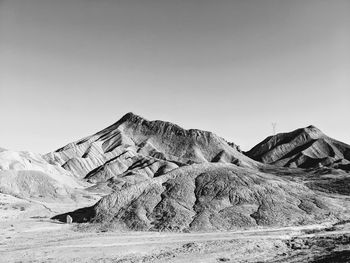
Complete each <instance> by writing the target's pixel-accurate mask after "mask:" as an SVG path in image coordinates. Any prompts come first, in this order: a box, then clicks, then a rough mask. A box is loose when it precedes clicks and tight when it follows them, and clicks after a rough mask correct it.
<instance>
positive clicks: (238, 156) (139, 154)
mask: <svg viewBox="0 0 350 263" xmlns="http://www.w3.org/2000/svg"><path fill="white" fill-rule="evenodd" d="M45 159H46V160H47V161H48V162H49V163H51V164H57V165H61V166H62V167H63V168H64V169H66V170H68V171H70V172H72V173H73V174H75V175H76V176H77V177H79V178H86V179H89V180H90V181H92V182H100V181H105V180H107V179H108V178H111V177H113V176H115V175H118V174H122V173H128V172H137V173H139V174H143V175H147V176H149V177H153V176H157V175H160V174H163V173H165V172H168V171H170V170H172V169H174V168H177V167H180V166H185V165H189V164H193V163H205V162H223V163H235V164H238V165H243V166H253V165H256V164H255V161H253V160H251V159H250V158H248V157H246V156H245V155H243V154H242V153H241V152H240V151H239V150H238V147H237V146H236V145H234V144H233V143H228V142H226V141H225V140H224V139H222V138H220V137H218V136H216V135H215V134H213V133H211V132H207V131H201V130H195V129H191V130H186V129H183V128H181V127H179V126H177V125H175V124H172V123H169V122H164V121H148V120H146V119H144V118H142V117H140V116H138V115H135V114H133V113H128V114H126V115H125V116H123V117H122V118H121V119H120V120H119V121H117V122H116V123H114V124H113V125H111V126H109V127H107V128H106V129H104V130H102V131H100V132H97V133H96V134H94V135H92V136H89V137H86V138H84V139H82V140H79V141H77V142H74V143H70V144H68V145H66V146H64V147H63V148H61V149H59V150H57V151H55V152H52V153H49V154H47V155H46V156H45Z"/></svg>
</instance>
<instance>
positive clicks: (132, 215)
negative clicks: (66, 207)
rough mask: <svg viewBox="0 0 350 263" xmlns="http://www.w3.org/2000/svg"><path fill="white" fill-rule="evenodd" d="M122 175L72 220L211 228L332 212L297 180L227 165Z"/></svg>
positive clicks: (295, 220) (293, 220) (305, 219)
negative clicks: (151, 175)
mask: <svg viewBox="0 0 350 263" xmlns="http://www.w3.org/2000/svg"><path fill="white" fill-rule="evenodd" d="M114 179H116V178H114ZM121 179H124V184H122V185H121V187H120V189H119V190H118V191H115V192H113V193H111V194H110V195H107V196H105V197H103V198H102V199H101V200H100V201H99V202H98V203H97V204H96V205H94V206H93V207H90V208H86V209H80V210H78V211H75V212H71V213H69V214H70V215H71V216H72V217H73V220H74V221H75V222H83V221H85V220H88V221H90V222H93V223H104V224H106V223H110V224H118V225H122V226H124V227H127V228H129V229H132V230H169V231H183V230H191V231H213V230H233V229H239V228H242V227H255V226H285V225H293V224H294V225H295V224H307V223H315V222H319V221H322V220H326V219H327V220H332V219H334V215H335V214H336V213H337V210H336V208H335V207H334V205H333V204H329V203H328V202H327V201H325V200H324V199H323V198H322V196H320V195H318V194H317V193H315V192H314V191H312V190H310V189H309V188H307V187H306V186H304V185H302V184H300V183H296V182H292V181H290V180H286V179H283V178H281V177H279V176H274V175H270V174H265V173H262V172H257V171H256V170H252V169H250V168H242V167H238V166H236V165H232V164H222V163H216V164H215V163H203V164H193V165H190V166H185V167H180V168H177V169H174V170H172V171H170V172H168V173H167V174H165V175H162V176H159V177H155V178H147V177H143V178H140V177H139V176H138V175H127V176H125V177H124V178H121ZM128 182H131V183H128ZM65 216H66V215H65V214H64V215H59V216H57V217H55V218H56V219H60V220H64V218H65Z"/></svg>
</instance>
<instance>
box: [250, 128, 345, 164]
mask: <svg viewBox="0 0 350 263" xmlns="http://www.w3.org/2000/svg"><path fill="white" fill-rule="evenodd" d="M245 154H246V155H247V156H249V157H250V158H252V159H254V160H256V161H259V162H262V163H266V164H272V165H277V166H284V167H300V168H317V167H323V166H326V167H333V168H340V169H344V170H350V145H347V144H345V143H342V142H339V141H337V140H335V139H332V138H330V137H328V136H327V135H325V134H324V133H322V132H321V131H320V130H319V129H317V128H316V127H314V126H308V127H306V128H303V129H297V130H295V131H292V132H289V133H279V134H277V135H275V136H270V137H268V138H266V139H265V140H263V141H262V142H260V143H259V144H258V145H256V146H255V147H253V148H252V149H251V150H250V151H248V152H246V153H245Z"/></svg>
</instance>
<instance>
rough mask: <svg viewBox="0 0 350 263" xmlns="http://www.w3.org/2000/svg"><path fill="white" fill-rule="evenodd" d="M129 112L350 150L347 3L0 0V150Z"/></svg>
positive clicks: (244, 141)
mask: <svg viewBox="0 0 350 263" xmlns="http://www.w3.org/2000/svg"><path fill="white" fill-rule="evenodd" d="M129 111H132V112H134V113H136V114H139V115H141V116H144V117H145V118H147V119H150V120H153V119H161V120H167V121H171V122H174V123H176V124H179V125H181V126H183V127H184V128H198V129H204V130H209V131H213V132H215V133H216V134H218V135H219V136H222V137H224V138H225V139H227V140H229V141H233V142H235V143H236V144H238V145H240V146H241V148H242V149H244V150H249V149H250V148H251V147H252V146H254V145H255V144H257V143H258V142H260V141H261V140H262V139H264V138H265V137H266V136H269V135H271V133H272V126H271V122H276V123H277V132H285V131H291V130H294V129H296V128H299V127H303V126H307V125H309V124H313V125H315V126H317V127H318V128H320V129H321V130H322V131H323V132H325V133H326V134H327V135H329V136H331V137H334V138H336V139H338V140H341V141H344V142H345V143H348V144H350V1H349V0H293V1H287V0H236V1H234V0H227V1H226V0H215V1H213V0H125V1H118V0H115V1H112V0H66V1H65V0H62V1H61V0H56V1H53V0H22V1H18V0H8V1H6V0H0V123H1V126H0V147H4V148H9V149H14V150H30V151H35V152H42V153H44V152H49V151H52V150H55V149H57V148H59V147H61V146H63V145H65V144H67V143H69V142H71V141H74V140H77V139H80V138H82V137H85V136H88V135H91V134H93V133H95V132H97V131H99V130H101V129H103V128H105V127H106V126H108V125H110V124H112V123H114V122H115V121H117V120H118V119H120V118H121V117H122V115H124V114H125V113H127V112H129Z"/></svg>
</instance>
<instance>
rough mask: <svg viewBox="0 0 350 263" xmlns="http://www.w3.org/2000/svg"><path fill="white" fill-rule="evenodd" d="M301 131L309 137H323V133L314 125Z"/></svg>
mask: <svg viewBox="0 0 350 263" xmlns="http://www.w3.org/2000/svg"><path fill="white" fill-rule="evenodd" d="M303 131H304V132H305V133H307V134H309V135H312V136H315V137H322V136H324V134H323V132H322V131H321V130H320V129H318V128H317V127H316V126H314V125H309V126H307V127H305V128H304V129H303Z"/></svg>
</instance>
